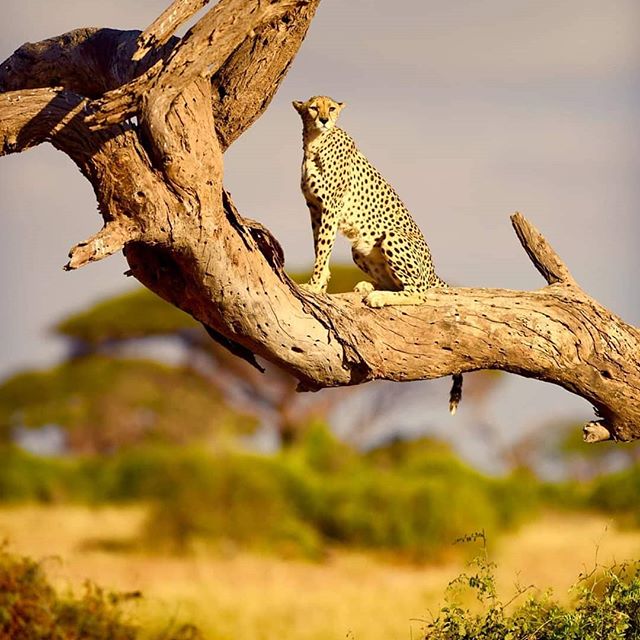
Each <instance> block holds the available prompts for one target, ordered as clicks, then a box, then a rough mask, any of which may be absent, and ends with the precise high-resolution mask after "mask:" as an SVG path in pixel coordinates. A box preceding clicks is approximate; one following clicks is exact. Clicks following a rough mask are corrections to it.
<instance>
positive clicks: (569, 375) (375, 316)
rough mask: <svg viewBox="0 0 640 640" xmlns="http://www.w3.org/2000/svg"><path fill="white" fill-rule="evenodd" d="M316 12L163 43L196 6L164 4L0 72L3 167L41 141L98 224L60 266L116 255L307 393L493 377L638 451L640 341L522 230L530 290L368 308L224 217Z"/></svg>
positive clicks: (242, 19)
mask: <svg viewBox="0 0 640 640" xmlns="http://www.w3.org/2000/svg"><path fill="white" fill-rule="evenodd" d="M318 3H319V0H273V1H271V2H264V1H259V0H221V1H220V2H218V4H216V5H215V6H214V7H213V8H212V9H210V10H209V11H208V13H206V14H205V15H204V16H203V17H202V19H201V20H200V21H199V22H198V23H196V25H195V26H194V27H193V28H192V29H191V30H190V31H189V32H188V33H187V34H186V35H185V36H184V37H183V38H182V39H177V38H173V37H172V33H173V30H174V29H175V28H176V27H177V26H178V25H179V24H180V23H182V22H184V21H185V20H186V19H188V18H189V17H190V16H191V15H192V14H193V13H195V12H196V11H197V10H199V9H201V8H202V7H203V6H204V5H205V4H207V0H176V1H175V2H174V3H173V4H172V5H171V6H170V7H169V8H168V9H167V11H165V13H163V15H162V16H160V17H159V18H158V20H156V21H155V22H154V24H153V25H151V27H149V28H148V29H147V30H146V31H145V32H144V33H143V34H139V32H122V31H114V30H108V29H98V30H95V29H93V30H92V29H80V30H77V31H73V32H71V33H68V34H64V35H62V36H60V37H57V38H53V39H51V40H46V41H43V42H40V43H37V44H30V45H25V46H23V47H22V48H21V49H19V50H18V51H17V52H16V53H15V54H14V55H13V56H11V57H10V58H9V59H8V60H7V61H5V62H4V63H3V64H2V65H1V66H0V91H2V93H0V153H2V154H7V153H11V152H20V151H23V150H25V149H27V148H29V147H31V146H34V145H37V144H40V143H42V142H45V141H48V142H51V143H52V144H53V145H54V146H55V147H56V148H58V149H60V150H61V151H63V152H64V153H66V154H67V155H69V156H70V157H71V158H72V159H73V160H74V161H75V162H76V164H77V165H78V166H79V167H80V169H81V170H82V172H83V173H84V175H85V176H86V177H87V178H88V179H89V180H90V181H91V183H92V185H93V187H94V190H95V193H96V197H97V199H98V203H99V206H100V211H101V213H102V216H103V218H104V222H105V225H104V227H103V228H102V230H101V231H99V232H98V233H97V234H96V235H94V236H93V237H91V238H89V239H88V240H87V241H85V242H83V243H81V244H79V245H77V246H76V247H74V248H73V249H72V250H71V253H70V260H69V263H68V265H67V268H69V269H76V268H79V267H82V266H84V265H86V264H87V263H89V262H92V261H95V260H100V259H102V258H104V257H106V256H108V255H110V254H112V253H114V252H116V251H118V250H120V249H124V251H125V255H126V258H127V261H128V262H129V265H130V268H131V274H132V275H133V276H135V277H136V278H137V279H138V280H140V282H142V283H143V284H145V285H146V286H147V287H149V288H150V289H151V290H152V291H155V292H156V293H158V294H159V295H160V296H162V297H163V298H165V299H166V300H168V301H170V302H171V303H173V304H175V305H176V306H178V307H180V308H181V309H183V310H185V311H187V312H188V313H190V314H191V315H192V316H193V317H195V318H197V319H198V320H200V321H201V322H202V323H203V324H205V325H206V326H207V327H209V328H211V330H212V333H213V335H214V336H219V338H220V339H221V340H223V341H224V342H225V343H226V344H227V345H230V346H232V347H233V348H234V349H235V351H236V352H237V353H239V354H240V355H242V356H243V357H246V358H248V359H250V357H251V355H252V354H254V353H255V354H258V355H260V356H262V357H264V358H266V359H267V360H270V361H271V362H274V363H276V364H278V365H279V366H280V367H282V368H284V369H286V370H287V371H289V372H290V373H292V374H293V375H295V376H296V377H297V378H298V379H299V380H300V382H301V388H303V389H319V388H322V387H329V386H342V385H352V384H360V383H363V382H367V381H369V380H375V379H387V380H418V379H427V378H436V377H440V376H445V375H450V374H452V373H459V372H465V371H473V370H477V369H502V370H505V371H510V372H513V373H517V374H520V375H523V376H527V377H534V378H537V379H540V380H545V381H548V382H552V383H554V384H557V385H560V386H562V387H564V388H565V389H568V390H569V391H571V392H573V393H576V394H578V395H580V396H582V397H584V398H586V399H587V400H588V401H589V402H591V403H592V404H593V406H594V407H595V409H596V411H597V413H598V414H599V415H600V417H601V418H602V419H601V420H600V421H598V422H592V423H589V424H588V425H587V426H586V427H585V439H586V440H588V441H598V440H603V439H609V438H613V439H616V440H632V439H636V438H640V367H639V365H638V354H639V353H640V349H639V347H640V332H639V331H638V330H637V329H636V328H634V327H632V326H629V325H628V324H626V323H624V322H623V321H622V320H621V319H620V318H618V317H616V316H615V315H613V314H612V313H610V312H609V311H607V310H606V309H604V308H603V307H602V306H601V305H599V304H598V303H597V302H596V301H595V300H593V299H592V298H590V297H589V296H588V295H587V294H586V293H585V292H584V291H582V290H581V289H580V287H579V286H578V285H577V284H576V283H575V282H574V280H573V279H572V277H571V275H570V273H569V271H568V270H567V268H566V267H565V266H564V264H563V263H562V261H561V260H560V258H559V257H558V256H557V255H556V254H555V253H554V252H553V250H552V249H551V247H550V246H549V245H548V244H547V242H546V241H545V240H544V238H543V237H542V236H541V235H540V234H539V233H538V232H537V231H536V230H535V229H534V228H533V226H532V225H531V224H530V223H528V222H527V221H526V220H525V218H524V217H522V216H521V215H520V214H516V215H514V216H513V217H512V222H513V225H514V228H515V230H516V232H517V234H518V237H519V238H520V241H521V242H522V244H523V246H524V248H525V250H526V251H527V253H528V254H529V256H530V258H531V259H532V261H533V262H534V264H535V266H536V267H537V268H538V270H539V271H540V272H541V273H542V275H543V276H544V277H545V279H546V280H547V283H548V285H547V286H546V287H544V288H543V289H541V290H539V291H532V292H525V291H507V290H498V289H449V290H437V291H436V290H434V293H433V296H432V299H431V300H430V301H429V302H427V303H426V304H423V305H421V306H416V307H398V308H393V307H389V308H384V309H378V310H374V309H370V308H368V307H366V306H365V305H364V304H363V303H362V300H361V298H360V297H359V296H358V295H356V294H344V295H334V296H314V295H312V294H308V293H304V292H302V291H301V290H300V289H299V288H298V287H297V286H296V285H295V284H294V283H293V282H292V281H291V280H290V279H289V278H288V277H287V276H286V274H285V273H284V271H283V257H282V251H281V249H280V247H279V245H278V243H277V241H276V240H275V239H274V238H273V237H272V236H271V235H270V233H269V232H268V231H267V230H266V229H265V228H264V227H262V226H261V225H260V224H259V223H257V222H254V221H250V220H247V219H244V218H242V217H241V216H240V215H239V213H238V212H237V211H236V209H235V207H234V205H233V203H232V201H231V199H230V198H229V196H228V194H226V193H225V191H224V188H223V185H222V175H223V156H222V154H223V152H224V150H225V149H226V148H227V147H228V146H229V145H230V144H231V143H232V142H233V141H234V140H235V139H236V138H237V137H238V136H239V135H241V134H242V132H243V131H245V130H246V129H247V128H248V127H249V126H251V124H252V123H253V122H254V121H255V120H256V119H257V118H258V117H259V116H260V115H261V113H262V112H263V111H264V110H265V109H266V107H267V106H268V104H269V102H270V100H271V98H272V97H273V95H274V94H275V92H276V90H277V89H278V86H279V84H280V82H281V80H282V78H283V77H284V75H285V73H286V71H287V69H288V66H289V64H290V63H291V61H292V60H293V58H294V57H295V54H296V52H297V50H298V48H299V46H300V44H301V42H302V40H303V39H304V36H305V34H306V31H307V28H308V26H309V24H310V21H311V19H312V18H313V15H314V12H315V10H316V8H317V5H318ZM134 117H135V120H134Z"/></svg>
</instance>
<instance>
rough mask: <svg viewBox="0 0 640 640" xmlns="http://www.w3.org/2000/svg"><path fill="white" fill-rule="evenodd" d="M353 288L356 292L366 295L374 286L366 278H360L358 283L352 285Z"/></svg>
mask: <svg viewBox="0 0 640 640" xmlns="http://www.w3.org/2000/svg"><path fill="white" fill-rule="evenodd" d="M353 290H354V291H355V292H356V293H361V294H362V295H366V294H367V293H371V292H372V291H373V290H374V286H373V284H372V283H371V282H368V281H367V280H362V281H360V282H358V284H357V285H356V286H355V287H353Z"/></svg>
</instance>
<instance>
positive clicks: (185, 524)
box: [0, 425, 541, 559]
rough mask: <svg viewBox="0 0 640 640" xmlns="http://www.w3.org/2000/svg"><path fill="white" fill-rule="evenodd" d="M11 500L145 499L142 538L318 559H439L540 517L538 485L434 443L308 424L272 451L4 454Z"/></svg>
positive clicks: (0, 493)
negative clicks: (353, 552)
mask: <svg viewBox="0 0 640 640" xmlns="http://www.w3.org/2000/svg"><path fill="white" fill-rule="evenodd" d="M0 459H1V460H2V464H1V465H0V500H2V501H4V502H16V501H39V502H45V503H46V502H55V503H61V502H82V503H89V504H104V503H126V502H140V501H145V502H148V503H149V504H150V512H149V516H148V521H147V524H146V528H145V530H144V531H143V532H141V535H140V539H139V540H137V541H135V543H136V544H141V545H145V546H164V547H165V548H169V549H173V550H176V551H184V550H188V549H189V547H190V545H192V544H193V543H195V542H198V541H207V542H209V543H212V544H217V543H219V544H226V545H228V544H229V543H231V544H235V545H242V546H244V547H249V548H256V549H262V550H271V551H275V552H282V553H292V554H301V555H303V556H307V557H321V556H322V554H323V553H324V552H325V551H326V550H327V549H329V548H330V547H332V546H341V545H348V546H355V547H359V548H366V549H378V550H389V551H393V552H396V553H400V554H403V555H405V556H407V557H411V558H415V559H432V558H434V557H438V556H441V555H442V554H443V553H447V551H448V550H451V549H452V542H453V541H454V540H455V539H456V538H457V537H459V536H461V535H464V534H466V533H468V532H469V531H475V530H478V529H484V530H485V531H487V532H488V533H489V534H490V535H491V536H492V537H497V534H498V533H499V532H503V531H505V530H508V529H510V528H512V527H513V526H515V525H516V524H517V523H519V522H521V521H523V520H525V519H529V518H530V517H532V516H533V515H535V513H536V510H537V508H538V506H539V505H540V499H541V487H540V484H539V483H538V482H537V481H536V480H534V479H533V478H531V477H530V476H529V475H522V476H520V475H517V474H516V475H512V476H509V477H506V478H490V477H487V476H484V475H482V474H481V473H479V472H477V471H475V470H473V469H472V468H470V467H468V466H466V465H465V464H463V463H462V462H461V461H460V460H459V459H458V458H457V457H456V456H455V455H454V454H453V453H452V452H451V451H450V449H449V448H448V447H447V446H446V445H443V444H442V443H438V442H436V441H432V440H426V439H424V440H418V441H414V442H395V443H391V444H388V445H387V446H384V447H381V448H378V449H376V450H373V451H371V452H369V453H366V454H361V453H358V452H356V451H355V450H354V449H352V448H350V447H348V446H347V445H345V444H343V443H340V442H338V441H337V440H335V439H334V438H333V436H331V434H330V432H329V430H328V429H327V428H326V427H324V426H322V425H317V426H316V427H314V428H311V429H310V430H309V431H308V433H307V434H306V436H305V437H304V438H303V439H302V440H301V442H300V443H299V444H298V445H296V446H295V447H293V448H291V449H289V450H287V451H283V452H279V453H276V454H273V455H256V454H250V453H247V452H244V451H240V450H237V449H231V450H228V451H224V452H222V451H216V452H210V451H207V450H205V449H204V448H203V447H200V448H196V447H186V448H180V447H171V448H169V447H145V448H140V449H133V450H125V451H122V452H119V453H116V454H114V455H113V456H109V457H105V456H91V457H69V458H42V457H36V456H31V455H28V454H26V453H24V452H21V451H19V450H17V449H15V448H11V449H5V450H4V451H2V452H1V453H0Z"/></svg>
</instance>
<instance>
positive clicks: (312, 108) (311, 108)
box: [309, 107, 318, 112]
mask: <svg viewBox="0 0 640 640" xmlns="http://www.w3.org/2000/svg"><path fill="white" fill-rule="evenodd" d="M309 111H316V112H317V111H318V107H309Z"/></svg>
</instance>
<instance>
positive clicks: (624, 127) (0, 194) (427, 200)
mask: <svg viewBox="0 0 640 640" xmlns="http://www.w3.org/2000/svg"><path fill="white" fill-rule="evenodd" d="M167 3H168V0H139V1H138V2H135V3H132V2H129V1H126V2H125V0H111V1H109V2H105V0H59V1H57V2H56V3H55V4H54V3H53V2H50V1H47V0H27V1H25V0H20V1H18V0H4V1H3V17H4V19H3V20H2V22H0V59H5V58H6V57H7V56H9V55H10V54H11V53H12V51H13V50H15V49H16V48H17V47H18V46H20V45H21V44H22V43H23V42H26V41H37V40H40V39H43V38H46V37H49V36H52V35H57V34H60V33H63V32H65V31H68V30H70V29H72V28H76V27H81V26H105V27H114V28H144V27H146V26H147V25H148V24H149V23H150V22H151V21H153V19H154V18H155V17H156V16H157V15H158V14H159V13H160V12H161V11H162V9H163V8H164V7H165V6H166V5H167ZM317 94H327V95H330V96H332V97H334V98H335V99H337V100H340V101H345V102H346V103H347V108H346V109H345V110H344V111H343V112H342V115H341V119H340V122H339V124H340V126H342V127H343V128H344V129H346V130H347V131H348V132H349V133H350V134H351V135H352V137H354V139H355V140H356V142H357V144H358V146H359V147H360V149H361V150H362V151H363V152H364V153H365V155H366V156H367V157H368V158H369V160H370V161H371V162H372V163H373V164H374V165H376V167H377V168H378V169H379V170H380V172H381V173H382V174H383V175H384V176H385V177H386V179H387V180H388V181H389V182H390V183H391V184H393V185H394V187H395V188H396V190H397V191H398V193H399V194H400V196H401V197H402V199H403V200H404V201H405V203H406V204H407V206H408V208H409V210H410V211H411V212H412V213H413V215H414V217H415V218H416V220H417V222H418V223H419V225H420V226H421V228H422V230H423V231H424V233H425V236H426V238H427V240H428V242H429V244H430V246H431V249H432V253H433V255H434V260H435V263H436V268H437V270H438V273H439V274H440V275H441V277H443V278H444V279H445V280H447V281H448V282H450V283H451V284H454V285H455V284H459V285H463V286H477V287H506V288H514V289H533V288H538V287H541V286H543V284H544V283H543V281H542V280H541V278H540V276H539V275H538V273H537V272H536V271H535V269H534V268H533V266H532V265H531V263H530V262H529V260H528V259H527V257H526V255H525V253H524V251H523V250H522V248H521V247H520V245H519V243H518V241H517V240H516V237H515V235H514V234H513V232H512V230H511V226H510V223H509V215H510V214H511V213H513V212H514V211H516V210H518V211H521V212H522V213H524V214H525V215H526V216H527V217H528V218H529V219H530V220H531V221H532V222H533V223H534V224H535V225H536V226H537V227H538V228H539V229H540V230H541V231H542V232H543V234H544V235H545V236H546V237H547V239H548V240H549V241H550V242H551V243H552V245H553V246H554V247H555V249H556V250H557V251H558V252H559V254H560V255H561V257H562V258H563V259H564V260H565V261H566V263H567V264H568V266H569V268H570V269H571V271H572V273H573V275H574V277H575V278H576V279H577V280H578V282H579V283H580V284H581V285H582V286H583V288H584V289H585V290H586V291H587V292H588V293H589V294H591V295H592V296H594V297H595V298H596V299H597V300H599V301H600V302H601V303H602V304H604V305H605V306H607V307H609V308H610V309H611V310H612V311H614V312H615V313H617V314H619V315H621V316H622V317H623V318H624V319H625V320H627V321H628V322H631V323H633V324H636V325H640V293H639V288H638V286H637V285H636V284H635V283H634V280H633V278H634V277H635V276H636V275H637V274H638V272H639V271H640V252H639V251H638V239H639V232H640V221H639V218H638V207H639V205H640V180H639V179H638V176H639V175H640V171H639V170H640V148H639V147H640V136H639V135H638V131H639V126H638V125H639V124H640V3H638V2H637V0H607V1H606V2H603V1H602V0H553V1H551V0H526V1H525V0H450V1H449V2H442V1H441V0H440V1H435V0H396V1H395V2H393V3H392V2H385V1H383V0H348V1H346V0H323V2H322V3H321V6H320V8H319V10H318V13H317V16H316V18H315V20H314V22H313V23H312V25H311V29H310V31H309V34H308V36H307V39H306V41H305V43H304V44H303V46H302V49H301V50H300V53H299V55H298V57H297V58H296V60H295V62H294V65H293V67H292V69H291V71H290V72H289V74H288V76H287V78H286V79H285V81H284V83H283V85H282V87H281V89H280V91H279V93H278V94H277V96H276V98H275V99H274V101H273V102H272V104H271V106H270V107H269V109H268V110H267V112H266V113H265V115H264V116H263V117H262V118H261V119H260V120H259V121H258V122H257V123H256V124H255V125H254V126H253V127H252V128H251V129H250V130H248V131H247V132H246V133H245V134H244V135H243V136H242V137H241V138H240V139H239V140H238V141H237V142H236V143H235V144H234V145H233V146H232V147H231V149H230V150H229V151H228V152H227V154H226V165H225V184H226V186H227V188H228V189H229V190H230V191H231V193H232V195H233V196H234V199H235V202H236V204H237V205H238V207H239V209H240V211H241V212H242V213H244V214H246V215H248V216H249V217H252V218H256V219H258V220H260V221H262V222H263V223H264V224H265V225H266V226H267V227H269V228H270V229H271V230H272V231H273V232H274V234H275V235H276V237H277V238H278V239H279V240H280V242H281V243H282V245H283V248H284V250H285V255H286V259H287V265H288V266H289V267H290V268H291V269H298V268H304V267H308V266H309V265H310V263H311V262H312V258H313V246H312V239H311V230H310V222H309V215H308V211H307V209H306V206H305V204H304V200H303V198H302V195H301V193H300V187H299V171H300V161H301V126H300V120H299V117H298V116H297V114H296V113H295V111H294V110H293V108H292V107H291V101H292V100H304V99H306V98H308V97H309V96H311V95H317ZM0 216H1V219H2V231H1V232H0V379H1V378H2V377H4V376H6V375H9V374H11V373H12V372H15V371H18V370H20V369H23V368H25V367H35V366H42V365H46V364H49V363H52V362H55V361H56V360H57V359H58V358H60V357H61V355H62V353H63V345H62V344H61V343H60V342H59V341H57V340H56V339H55V338H54V337H52V336H51V335H50V331H49V330H50V327H51V326H52V325H53V324H54V323H55V322H56V321H57V320H58V319H60V318H62V317H64V316H65V314H68V313H69V312H73V311H75V310H78V309H80V308H82V307H84V306H86V305H87V304H90V303H92V302H93V301H96V300H99V299H101V298H104V297H106V296H109V295H111V294H113V293H117V292H120V291H123V290H124V289H126V288H130V287H132V286H135V283H133V282H131V281H130V280H127V279H126V278H125V277H124V276H123V272H124V271H125V269H126V264H125V262H124V260H123V258H122V256H120V255H117V256H112V257H111V258H108V259H107V260H104V261H102V262H99V263H97V264H95V265H90V266H88V267H86V268H84V269H81V270H80V271H78V272H73V273H64V272H63V271H62V265H64V264H65V262H66V256H67V252H68V250H69V249H70V248H71V246H73V245H74V244H76V243H77V242H79V241H81V240H83V239H85V238H87V237H88V236H89V235H91V234H92V233H94V232H95V231H96V230H97V229H98V228H99V227H100V226H101V224H100V223H101V221H100V219H99V217H98V215H97V212H96V203H95V199H94V196H93V192H92V190H91V187H90V185H89V183H88V182H86V180H84V178H82V176H81V175H80V173H79V172H78V171H77V169H76V168H75V166H74V165H73V164H72V163H71V162H70V161H69V160H68V159H67V158H66V157H65V156H63V155H62V154H60V153H58V152H56V151H54V150H53V149H52V148H50V147H47V146H42V147H39V148H37V149H35V150H31V151H29V152H27V153H24V154H19V155H15V156H9V157H6V158H0ZM334 255H335V256H336V259H342V260H348V259H349V248H348V244H347V243H346V241H343V240H341V241H339V242H338V244H337V247H336V251H335V254H334ZM446 385H448V382H447V383H446ZM446 385H445V386H446ZM444 388H445V387H444V386H443V393H446V391H444ZM442 404H443V407H445V408H446V402H443V403H442ZM444 410H445V409H443V411H444ZM491 410H492V412H493V417H494V419H495V420H496V421H497V422H498V423H500V424H501V425H503V426H504V429H505V433H508V432H509V430H510V429H512V428H515V429H519V430H522V429H527V428H529V426H531V425H533V424H534V423H537V422H540V421H545V420H549V419H551V418H552V417H556V418H557V417H566V418H567V419H569V418H572V417H576V418H577V419H590V418H591V415H592V414H591V410H590V407H589V406H588V405H587V403H586V402H585V401H583V400H580V399H578V398H575V397H572V396H570V394H568V393H567V392H565V391H563V390H562V389H559V388H555V387H552V386H550V385H544V384H542V383H538V382H535V381H530V380H524V379H519V378H516V377H514V376H511V377H510V378H509V381H508V383H506V384H505V385H503V387H501V391H500V394H499V397H498V398H497V399H496V401H495V402H494V403H493V405H492V409H491ZM461 413H464V405H463V406H462V409H461Z"/></svg>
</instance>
